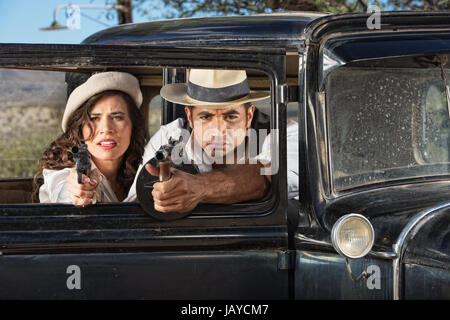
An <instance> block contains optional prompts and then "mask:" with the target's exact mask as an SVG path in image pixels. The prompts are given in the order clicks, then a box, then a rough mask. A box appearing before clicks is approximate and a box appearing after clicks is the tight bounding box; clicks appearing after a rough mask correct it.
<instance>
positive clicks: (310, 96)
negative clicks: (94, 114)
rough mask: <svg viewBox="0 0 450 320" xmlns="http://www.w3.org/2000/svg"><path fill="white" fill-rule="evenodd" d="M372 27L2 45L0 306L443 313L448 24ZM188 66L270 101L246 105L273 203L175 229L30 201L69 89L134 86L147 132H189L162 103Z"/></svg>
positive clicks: (119, 31) (240, 25)
mask: <svg viewBox="0 0 450 320" xmlns="http://www.w3.org/2000/svg"><path fill="white" fill-rule="evenodd" d="M370 17H371V16H370V15H369V14H344V15H331V14H325V13H311V12H303V13H302V12H299V13H286V14H268V15H254V16H240V17H214V18H195V19H177V20H167V21H157V22H148V23H139V24H130V25H122V26H118V27H114V28H110V29H107V30H104V31H101V32H98V33H96V34H94V35H92V36H90V37H89V38H87V39H86V40H85V41H84V42H83V43H81V44H76V45H59V44H52V45H50V44H0V68H1V69H0V77H1V79H2V81H0V86H1V88H0V92H1V96H2V97H3V98H1V99H0V100H1V102H2V104H1V108H2V111H4V112H2V115H1V116H0V117H3V119H1V120H0V134H1V140H0V148H1V149H0V169H1V172H0V177H1V180H0V284H1V285H0V298H2V299H5V298H8V299H123V298H125V299H449V298H450V246H449V244H450V147H449V145H450V90H449V86H450V61H449V60H450V13H449V12H384V13H381V15H380V16H379V19H380V20H379V21H380V26H379V27H380V28H379V29H377V28H375V29H370V28H368V23H367V21H368V19H369V18H370ZM189 68H225V69H227V68H229V69H245V70H247V73H248V75H249V83H250V86H251V88H252V89H254V90H270V91H271V99H270V101H269V102H268V103H266V104H264V105H260V106H259V108H261V109H263V110H266V111H267V112H268V114H269V115H270V126H271V128H272V129H278V132H279V136H278V139H279V141H278V142H279V170H278V173H277V174H275V175H274V176H273V177H272V180H271V193H270V195H269V196H268V197H266V198H264V199H262V200H261V201H252V202H246V203H238V204H232V205H218V204H201V205H199V206H198V207H197V208H196V209H195V210H194V211H193V212H192V213H191V214H190V215H189V216H187V217H184V218H181V219H176V220H172V221H163V220H158V219H154V218H152V216H151V215H149V214H147V212H146V210H149V209H148V208H147V209H144V208H143V207H142V206H141V205H140V204H139V203H108V204H106V203H105V204H96V205H93V206H89V207H84V208H81V207H75V206H72V205H68V204H40V203H33V202H32V200H33V196H32V194H31V186H32V178H31V177H32V175H33V173H34V170H35V169H37V168H36V167H33V166H35V162H36V160H37V159H38V157H39V155H40V154H41V153H42V151H43V149H44V147H45V146H46V145H48V143H49V142H50V141H51V139H52V138H54V136H55V134H56V133H57V132H58V130H59V126H60V119H61V113H62V109H63V107H64V99H65V97H66V95H65V94H66V91H67V90H69V91H70V90H71V86H73V84H72V83H71V82H70V81H67V84H66V85H64V81H65V79H69V78H71V79H73V78H76V77H74V76H73V75H81V76H83V75H89V74H91V73H92V72H95V71H104V70H122V71H127V72H130V73H132V74H134V75H136V76H137V77H138V78H139V80H140V82H141V87H142V91H143V93H144V105H143V110H144V113H145V114H146V116H147V117H148V125H149V130H150V132H154V131H155V130H156V129H157V128H158V127H159V126H160V125H161V124H166V123H168V122H170V121H172V120H174V119H176V118H178V117H183V116H184V115H183V113H182V110H183V108H180V107H179V106H176V105H173V104H171V103H169V102H167V101H163V100H161V98H160V97H159V95H158V94H159V90H160V88H161V86H162V85H165V84H168V83H174V82H184V81H185V80H186V70H187V69H189ZM66 77H67V78H66ZM446 90H447V91H446ZM257 107H258V106H257ZM155 115H156V116H155ZM291 119H295V120H296V121H297V122H298V124H299V137H298V141H299V146H298V147H299V150H300V151H299V155H298V163H299V177H298V181H299V192H298V196H297V197H295V198H293V199H288V197H287V194H288V190H287V172H286V166H287V165H286V155H287V152H288V149H289V147H290V146H288V145H286V125H287V121H288V120H291ZM52 126H53V127H54V128H55V129H54V130H53V129H52V130H53V131H51V130H50V129H49V128H53V127H52ZM46 130H47V131H46ZM49 130H50V131H49ZM30 150H34V151H33V152H34V153H30V152H31V151H30ZM27 164H31V167H30V168H31V169H30V168H29V167H27V166H26V165H27ZM259 311H261V310H259Z"/></svg>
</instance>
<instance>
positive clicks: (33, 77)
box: [0, 69, 296, 203]
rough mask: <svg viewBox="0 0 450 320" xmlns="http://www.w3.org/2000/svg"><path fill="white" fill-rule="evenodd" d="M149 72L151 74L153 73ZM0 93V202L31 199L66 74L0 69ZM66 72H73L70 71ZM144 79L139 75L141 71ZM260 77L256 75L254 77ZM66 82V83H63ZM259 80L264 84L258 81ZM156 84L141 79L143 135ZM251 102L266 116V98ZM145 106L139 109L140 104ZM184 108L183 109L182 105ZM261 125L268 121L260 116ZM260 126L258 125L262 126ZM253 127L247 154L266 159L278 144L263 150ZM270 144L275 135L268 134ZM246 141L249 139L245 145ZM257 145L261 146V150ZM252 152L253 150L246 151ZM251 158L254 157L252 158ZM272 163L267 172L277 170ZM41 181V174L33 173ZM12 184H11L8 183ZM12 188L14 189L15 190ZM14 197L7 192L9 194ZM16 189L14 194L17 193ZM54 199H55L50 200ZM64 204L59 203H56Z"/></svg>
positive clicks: (151, 124)
mask: <svg viewBox="0 0 450 320" xmlns="http://www.w3.org/2000/svg"><path fill="white" fill-rule="evenodd" d="M153 73H154V72H153ZM0 74H1V77H2V79H3V80H4V81H2V82H1V88H0V90H1V92H2V93H3V94H2V95H1V99H2V105H3V111H4V112H3V116H2V117H1V119H0V121H1V128H0V130H2V134H1V140H0V143H1V144H0V161H1V164H2V165H1V168H0V170H1V171H0V174H1V175H0V179H2V181H1V184H0V189H1V190H0V191H1V192H0V203H29V202H32V200H31V198H30V197H31V189H32V188H31V186H32V185H33V180H32V178H33V176H34V175H35V174H36V173H39V172H40V171H39V165H38V160H39V159H40V158H41V157H42V155H43V152H44V150H45V149H47V148H48V147H49V145H50V143H51V142H53V141H54V140H55V139H56V138H57V137H58V136H60V135H61V134H62V129H61V119H62V116H63V113H64V109H65V104H66V100H67V91H68V89H67V84H66V83H65V81H68V80H67V75H66V73H65V72H56V71H36V70H18V69H17V70H16V69H0ZM71 74H72V76H73V74H74V73H71ZM144 77H145V75H144ZM260 78H261V75H260V74H257V79H258V81H259V80H260ZM68 82H69V83H71V81H68ZM264 83H270V81H268V79H267V78H266V79H264ZM73 89H74V87H71V90H73ZM255 89H256V90H270V88H267V87H258V88H255ZM159 90H160V87H156V86H155V84H153V83H150V82H147V83H145V84H144V85H142V92H143V95H144V102H145V103H148V102H146V101H149V103H148V110H147V111H145V113H146V118H147V120H146V121H147V123H148V129H149V137H152V136H153V135H154V134H155V133H156V132H157V131H158V130H159V129H160V128H161V125H162V119H161V114H162V108H161V106H162V102H163V101H162V97H161V96H160V95H159V94H158V93H159ZM254 104H255V106H256V107H257V108H258V109H259V110H261V111H262V112H264V113H265V114H267V115H269V116H270V114H271V111H270V109H271V99H265V100H261V101H255V102H254ZM295 105H296V104H294V106H291V107H290V108H289V110H290V111H289V116H290V118H293V119H294V118H295V117H296V110H295V109H296V106H295ZM144 110H145V108H144ZM183 110H184V108H183ZM262 121H263V123H265V124H264V126H268V127H267V128H269V126H270V123H269V122H267V121H266V120H265V118H264V117H262ZM264 126H263V127H264ZM263 127H260V128H259V130H256V131H255V132H256V135H258V138H259V141H258V143H257V146H256V149H254V148H253V147H251V148H249V150H248V151H247V152H250V156H252V157H255V156H256V155H258V154H260V153H264V156H263V157H262V159H265V157H267V152H269V155H270V152H273V153H277V152H278V148H277V147H276V148H272V149H271V148H268V149H267V145H263V142H264V141H265V140H264V139H265V138H266V137H267V133H268V132H267V130H265V129H262V128H263ZM273 139H274V140H273V141H274V142H275V144H274V145H275V146H277V145H278V143H277V142H276V141H277V139H278V135H275V137H274V138H273ZM250 144H251V141H250V142H249V147H250ZM263 148H265V149H264V150H263ZM253 151H254V154H253V153H252V152H253ZM255 161H256V160H255ZM277 170H278V164H277V166H276V167H273V168H271V170H269V171H267V172H270V173H272V174H277V173H278V172H277ZM36 177H38V178H39V177H40V179H41V181H40V184H41V185H42V183H43V182H44V181H43V175H39V176H36ZM5 179H22V180H21V181H20V184H15V185H14V188H15V190H13V191H12V190H7V189H8V188H10V187H11V186H12V184H11V181H10V180H5ZM14 183H15V182H14ZM16 191H17V192H16ZM12 192H13V193H14V196H13V197H12V196H11V193H12ZM18 193H20V195H19V196H17V194H18ZM37 195H38V193H35V194H34V198H35V201H34V202H38V198H37V197H38V196H37ZM56 203H59V202H58V201H56ZM62 203H65V202H62Z"/></svg>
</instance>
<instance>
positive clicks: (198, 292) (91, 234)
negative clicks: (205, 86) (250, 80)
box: [0, 44, 290, 299]
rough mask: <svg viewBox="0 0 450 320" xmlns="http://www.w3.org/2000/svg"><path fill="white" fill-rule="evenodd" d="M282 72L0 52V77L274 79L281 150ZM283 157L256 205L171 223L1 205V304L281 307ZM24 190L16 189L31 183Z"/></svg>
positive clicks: (269, 61) (117, 207)
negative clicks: (197, 71)
mask: <svg viewBox="0 0 450 320" xmlns="http://www.w3.org/2000/svg"><path fill="white" fill-rule="evenodd" d="M284 66H285V52H284V51H283V50H281V49H252V50H242V49H240V50H232V49H229V50H223V49H220V50H214V49H198V48H196V49H195V50H190V49H186V48H183V49H177V48H155V47H145V46H98V45H39V44H1V45H0V68H1V70H5V69H13V70H19V69H20V70H23V69H28V70H44V71H54V72H79V73H87V74H89V73H92V72H96V71H105V70H120V71H127V72H130V73H134V74H136V75H137V76H138V77H140V78H142V77H144V76H145V75H146V74H147V73H152V72H153V74H154V73H155V72H154V70H161V72H162V70H163V69H164V68H189V67H197V68H232V69H239V68H240V69H254V70H257V71H259V72H261V73H264V74H265V75H266V76H267V77H268V78H269V79H270V88H271V128H272V130H278V132H279V134H278V138H279V141H280V142H282V141H283V139H285V130H284V129H285V127H286V101H285V95H283V87H285V83H286V76H285V68H284ZM151 70H153V71H151ZM6 81H7V79H6ZM285 155H286V146H285V144H283V143H279V159H280V161H279V166H278V167H279V170H278V172H277V173H276V174H274V175H273V176H272V183H271V188H272V190H271V196H270V197H268V198H267V199H265V200H264V201H258V202H249V203H240V204H233V205H212V204H202V205H199V206H198V207H197V208H196V209H195V210H194V211H193V213H192V214H191V215H189V216H188V217H185V218H183V219H179V220H175V221H158V220H155V219H153V218H152V217H150V216H149V215H148V214H146V212H145V211H144V210H143V209H142V207H141V206H140V205H139V203H105V204H96V205H93V206H89V207H84V208H81V207H75V206H72V205H68V204H39V203H13V204H7V203H0V283H1V286H0V298H2V299H243V298H247V299H287V298H289V297H290V290H289V272H290V270H289V267H288V265H289V263H288V261H289V255H288V254H286V253H287V249H288V232H287V224H286V211H287V204H286V203H287V201H286V199H287V198H286V197H287V196H286V163H285V160H283V159H286V156H285ZM21 179H22V180H21ZM21 179H16V180H17V181H16V180H14V181H15V182H17V183H19V184H20V183H25V184H26V183H27V182H28V183H29V182H30V181H31V180H30V178H29V177H22V178H21ZM21 181H22V182H21ZM0 185H3V186H6V188H8V187H9V186H11V185H12V182H11V179H4V178H2V179H0ZM0 189H1V188H0Z"/></svg>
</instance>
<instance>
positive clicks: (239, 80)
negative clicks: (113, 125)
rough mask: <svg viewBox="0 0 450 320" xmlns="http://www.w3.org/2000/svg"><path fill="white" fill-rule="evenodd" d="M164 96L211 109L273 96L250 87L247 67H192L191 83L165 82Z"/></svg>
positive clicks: (169, 99) (182, 102) (167, 98)
mask: <svg viewBox="0 0 450 320" xmlns="http://www.w3.org/2000/svg"><path fill="white" fill-rule="evenodd" d="M160 94H161V96H162V97H163V98H164V99H166V100H168V101H170V102H173V103H177V104H181V105H185V106H198V107H204V108H212V109H222V108H227V107H231V106H235V105H239V104H243V103H247V102H253V101H258V100H263V99H266V98H268V97H270V93H269V92H268V91H251V90H250V87H249V86H248V81H247V73H246V72H245V70H217V69H191V70H190V73H189V80H188V83H187V84H186V83H173V84H168V85H165V86H164V87H163V88H162V89H161V91H160Z"/></svg>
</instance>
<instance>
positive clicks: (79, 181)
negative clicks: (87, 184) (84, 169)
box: [77, 171, 83, 184]
mask: <svg viewBox="0 0 450 320" xmlns="http://www.w3.org/2000/svg"><path fill="white" fill-rule="evenodd" d="M77 176H78V184H83V173H81V172H79V171H77Z"/></svg>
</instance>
